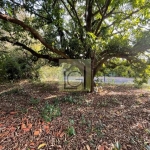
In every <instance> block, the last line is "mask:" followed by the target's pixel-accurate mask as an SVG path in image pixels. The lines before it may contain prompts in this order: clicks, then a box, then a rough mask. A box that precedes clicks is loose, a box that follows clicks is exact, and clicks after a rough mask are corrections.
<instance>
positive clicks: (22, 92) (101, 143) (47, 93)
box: [0, 81, 150, 150]
mask: <svg viewBox="0 0 150 150" xmlns="http://www.w3.org/2000/svg"><path fill="white" fill-rule="evenodd" d="M149 145H150V91H149V90H148V89H137V88H134V87H133V86H129V85H128V86H125V85H124V86H123V85H104V86H103V89H102V90H101V91H100V92H99V93H85V92H83V93H81V92H80V93H75V92H73V93H67V92H59V91H58V88H57V83H55V84H54V83H30V82H28V81H21V82H18V83H14V84H3V85H0V150H1V149H2V150H37V149H43V150H49V149H52V150H55V149H56V150H57V149H58V150H112V149H114V150H149V149H150V146H149Z"/></svg>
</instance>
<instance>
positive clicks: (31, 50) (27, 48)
mask: <svg viewBox="0 0 150 150" xmlns="http://www.w3.org/2000/svg"><path fill="white" fill-rule="evenodd" d="M0 41H5V42H9V43H11V44H13V45H16V46H20V47H22V48H23V49H24V50H27V51H29V52H30V53H31V54H32V55H33V56H36V57H37V58H43V59H47V60H49V61H54V62H58V61H59V59H62V58H52V57H51V56H50V55H42V54H39V53H37V52H36V51H34V50H33V49H32V48H30V47H28V46H26V45H25V44H23V43H20V42H14V41H11V40H10V39H9V37H1V38H0Z"/></svg>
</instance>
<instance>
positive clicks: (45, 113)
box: [41, 103, 61, 122]
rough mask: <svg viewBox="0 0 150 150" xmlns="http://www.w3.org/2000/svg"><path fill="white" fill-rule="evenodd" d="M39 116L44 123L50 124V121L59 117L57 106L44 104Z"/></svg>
mask: <svg viewBox="0 0 150 150" xmlns="http://www.w3.org/2000/svg"><path fill="white" fill-rule="evenodd" d="M41 115H42V118H43V119H44V120H45V121H47V122H50V121H52V119H54V118H56V117H58V116H60V115H61V112H60V108H59V107H58V106H55V105H50V104H48V103H46V104H45V106H44V108H43V109H42V113H41Z"/></svg>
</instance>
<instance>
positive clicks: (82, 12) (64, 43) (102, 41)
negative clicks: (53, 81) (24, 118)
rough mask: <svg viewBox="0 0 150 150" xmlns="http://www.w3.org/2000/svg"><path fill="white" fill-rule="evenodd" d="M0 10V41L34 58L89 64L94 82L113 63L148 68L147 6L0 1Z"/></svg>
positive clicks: (77, 0) (92, 0)
mask: <svg viewBox="0 0 150 150" xmlns="http://www.w3.org/2000/svg"><path fill="white" fill-rule="evenodd" d="M0 5H1V8H0V28H1V32H0V40H1V41H2V42H9V43H12V44H13V45H15V46H19V47H21V48H22V49H23V50H26V51H29V52H30V53H31V54H32V55H34V56H36V57H37V58H44V59H48V60H49V61H54V62H58V59H60V58H64V59H75V58H76V59H91V60H92V70H93V77H94V76H95V75H96V73H97V72H98V71H99V70H100V69H101V68H102V66H103V65H104V64H105V65H106V66H107V65H108V66H110V65H111V64H115V63H114V61H113V60H114V59H115V58H121V59H125V60H126V61H127V62H128V63H129V64H133V65H134V66H137V67H139V64H140V65H141V64H142V63H143V64H145V63H149V62H150V61H149V51H148V50H149V49H150V32H149V30H150V26H149V24H150V19H149V18H150V9H149V8H150V2H149V0H132V1H131V0H101V1H100V0H47V1H44V0H38V1H37V0H30V1H29V0H2V1H1V2H0ZM33 43H34V44H39V43H40V44H41V49H40V50H38V51H36V50H35V49H34V47H31V44H33ZM141 62H142V63H141ZM143 64H142V65H143ZM116 65H117V64H116Z"/></svg>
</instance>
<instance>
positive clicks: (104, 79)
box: [95, 77, 150, 84]
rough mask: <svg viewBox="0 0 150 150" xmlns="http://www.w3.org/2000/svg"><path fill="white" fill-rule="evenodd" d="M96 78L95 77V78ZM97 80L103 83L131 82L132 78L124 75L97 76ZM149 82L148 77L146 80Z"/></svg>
mask: <svg viewBox="0 0 150 150" xmlns="http://www.w3.org/2000/svg"><path fill="white" fill-rule="evenodd" d="M96 79H97V78H96V77H95V80H96ZM99 80H101V81H102V82H105V83H115V84H133V80H134V78H125V77H99ZM148 84H150V79H149V81H148Z"/></svg>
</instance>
